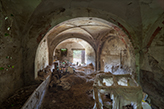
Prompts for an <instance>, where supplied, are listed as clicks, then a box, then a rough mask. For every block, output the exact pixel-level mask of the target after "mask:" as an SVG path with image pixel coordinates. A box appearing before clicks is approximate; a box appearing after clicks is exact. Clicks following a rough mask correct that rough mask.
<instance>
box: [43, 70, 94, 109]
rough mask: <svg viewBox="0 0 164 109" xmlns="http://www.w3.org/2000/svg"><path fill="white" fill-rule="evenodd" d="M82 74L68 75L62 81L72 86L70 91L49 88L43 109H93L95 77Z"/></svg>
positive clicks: (60, 88)
mask: <svg viewBox="0 0 164 109" xmlns="http://www.w3.org/2000/svg"><path fill="white" fill-rule="evenodd" d="M91 75H92V74H84V73H82V72H79V73H76V74H68V75H66V76H65V77H62V78H61V80H62V81H64V82H68V83H70V85H71V88H70V89H69V90H63V88H62V87H59V86H57V87H52V88H49V90H48V92H47V94H46V95H45V98H44V100H43V103H42V106H41V109H92V108H93V105H94V100H93V95H92V94H93V90H92V85H93V75H92V76H91Z"/></svg>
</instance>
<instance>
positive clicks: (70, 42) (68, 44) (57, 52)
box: [53, 38, 95, 66]
mask: <svg viewBox="0 0 164 109" xmlns="http://www.w3.org/2000/svg"><path fill="white" fill-rule="evenodd" d="M61 49H67V53H66V54H67V55H66V56H61ZM74 51H80V52H84V54H81V53H80V54H81V55H84V57H81V55H80V54H78V55H77V56H78V57H79V58H78V59H80V58H83V59H84V60H83V62H81V61H82V59H81V60H79V61H80V62H79V64H90V63H92V64H93V65H94V66H95V51H94V49H93V48H92V46H91V45H90V44H89V43H88V42H86V41H84V40H82V39H79V38H69V39H66V40H64V41H62V42H60V43H59V44H58V45H57V46H56V48H55V49H54V53H53V57H54V60H60V61H62V60H65V61H68V62H70V63H74V64H76V63H75V62H74V56H73V52H74ZM74 55H75V54H74Z"/></svg>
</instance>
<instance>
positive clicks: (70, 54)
mask: <svg viewBox="0 0 164 109" xmlns="http://www.w3.org/2000/svg"><path fill="white" fill-rule="evenodd" d="M62 48H67V56H64V57H62V60H67V61H69V62H72V63H73V49H84V47H83V46H82V45H80V44H79V43H76V42H65V43H62V44H59V45H58V46H57V47H56V49H62Z"/></svg>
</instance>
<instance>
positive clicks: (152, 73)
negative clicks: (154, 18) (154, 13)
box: [141, 23, 164, 108]
mask: <svg viewBox="0 0 164 109" xmlns="http://www.w3.org/2000/svg"><path fill="white" fill-rule="evenodd" d="M157 24H158V27H157V28H155V26H154V30H153V32H152V36H151V38H150V40H148V42H149V43H150V42H152V43H151V45H150V47H149V48H145V49H143V51H142V53H141V60H142V61H141V85H142V87H143V91H144V92H146V93H147V94H148V95H149V98H150V99H151V103H152V104H153V105H154V106H157V107H156V108H159V107H164V104H163V101H164V94H163V93H162V92H164V84H163V83H164V25H161V23H157ZM160 25H161V26H160ZM152 37H154V39H152ZM149 43H148V44H149Z"/></svg>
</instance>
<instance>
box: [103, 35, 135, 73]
mask: <svg viewBox="0 0 164 109" xmlns="http://www.w3.org/2000/svg"><path fill="white" fill-rule="evenodd" d="M131 56H132V54H130V52H129V48H127V47H126V45H125V43H124V42H123V41H122V40H121V39H119V38H117V37H115V38H114V37H113V38H109V39H108V40H107V41H105V43H104V45H103V48H102V50H101V55H100V61H101V70H104V71H105V72H111V73H114V74H127V73H131V74H132V72H134V70H135V68H134V66H135V65H133V64H135V63H134V62H135V60H131V59H132V57H133V56H132V57H131Z"/></svg>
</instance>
